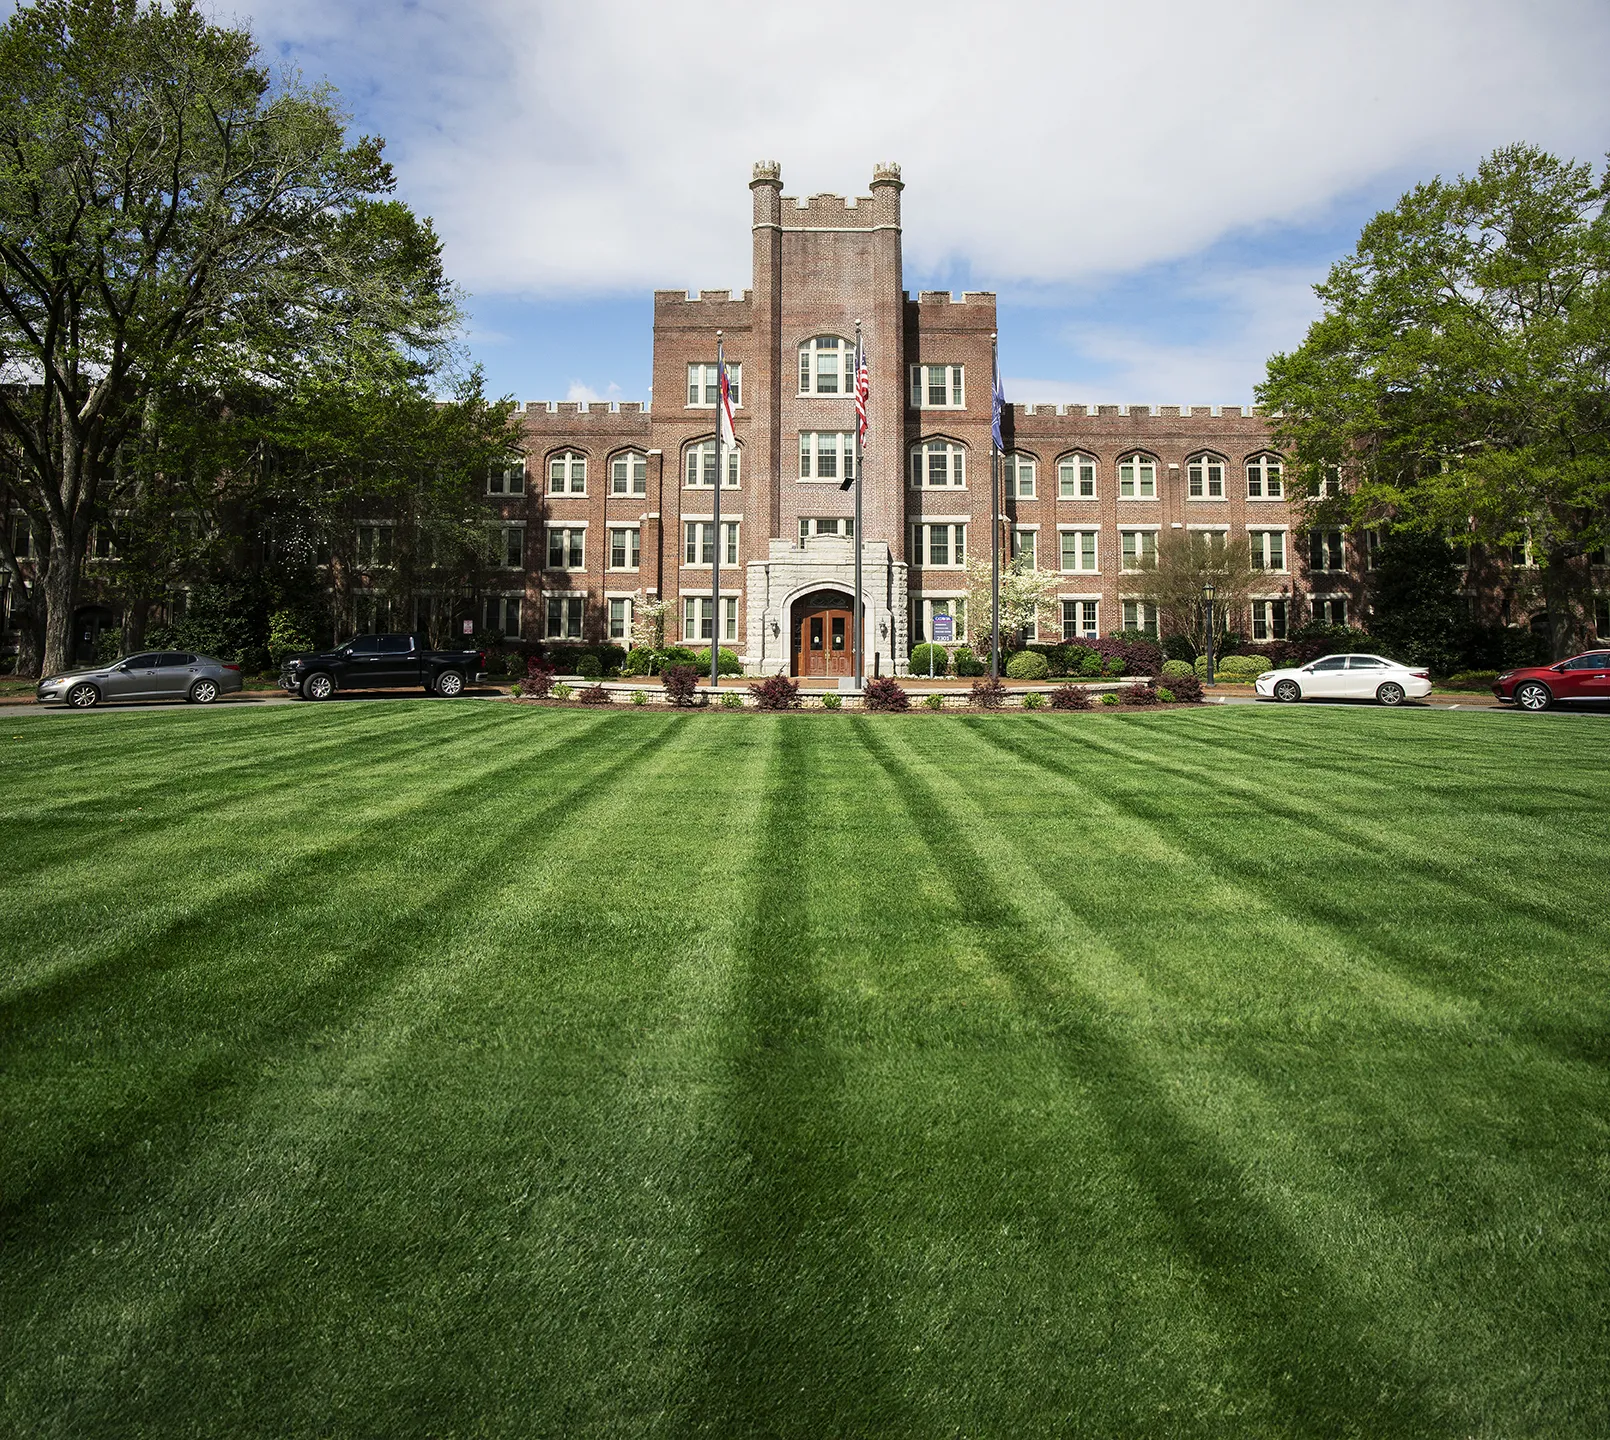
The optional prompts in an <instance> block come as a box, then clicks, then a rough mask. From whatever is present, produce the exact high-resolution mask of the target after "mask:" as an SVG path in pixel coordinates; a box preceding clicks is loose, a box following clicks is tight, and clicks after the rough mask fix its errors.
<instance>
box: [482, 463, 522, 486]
mask: <svg viewBox="0 0 1610 1440" xmlns="http://www.w3.org/2000/svg"><path fill="white" fill-rule="evenodd" d="M486 493H487V494H488V495H524V494H525V457H524V456H521V455H511V456H509V457H508V459H506V460H505V461H504V462H503V463H502V464H501V465H494V466H493V467H492V468H491V469H490V470H489V471H487V474H486Z"/></svg>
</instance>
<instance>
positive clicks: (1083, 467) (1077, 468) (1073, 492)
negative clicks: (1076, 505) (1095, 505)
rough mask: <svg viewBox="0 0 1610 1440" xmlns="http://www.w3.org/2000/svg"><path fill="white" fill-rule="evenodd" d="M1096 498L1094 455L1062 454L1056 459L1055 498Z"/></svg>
mask: <svg viewBox="0 0 1610 1440" xmlns="http://www.w3.org/2000/svg"><path fill="white" fill-rule="evenodd" d="M1095 498H1096V457H1095V456H1094V455H1064V456H1063V457H1062V458H1061V459H1060V460H1058V461H1057V499H1058V500H1094V499H1095Z"/></svg>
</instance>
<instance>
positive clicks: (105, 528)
mask: <svg viewBox="0 0 1610 1440" xmlns="http://www.w3.org/2000/svg"><path fill="white" fill-rule="evenodd" d="M17 558H18V559H19V560H20V559H21V558H22V557H21V556H20V555H19V556H18V557H17ZM88 558H89V559H91V560H116V559H117V532H116V531H115V530H114V529H113V528H112V522H111V521H110V520H97V521H96V522H95V524H94V525H93V526H91V527H90V532H89V557H88Z"/></svg>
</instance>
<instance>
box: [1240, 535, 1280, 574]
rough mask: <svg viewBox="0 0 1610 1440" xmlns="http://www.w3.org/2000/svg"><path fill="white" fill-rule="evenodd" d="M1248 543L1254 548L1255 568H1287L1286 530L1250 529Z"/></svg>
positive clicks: (1253, 563) (1253, 562)
mask: <svg viewBox="0 0 1610 1440" xmlns="http://www.w3.org/2000/svg"><path fill="white" fill-rule="evenodd" d="M1247 543H1248V545H1249V546H1250V547H1251V549H1252V568H1253V569H1254V570H1284V569H1285V568H1286V532H1285V531H1284V530H1249V531H1247Z"/></svg>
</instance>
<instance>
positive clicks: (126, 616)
mask: <svg viewBox="0 0 1610 1440" xmlns="http://www.w3.org/2000/svg"><path fill="white" fill-rule="evenodd" d="M150 621H151V602H150V601H149V600H144V599H141V600H131V601H130V602H129V603H128V604H127V605H126V606H124V608H123V648H124V649H125V650H126V651H133V650H143V649H144V648H145V629H146V626H147V625H148V624H150Z"/></svg>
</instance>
